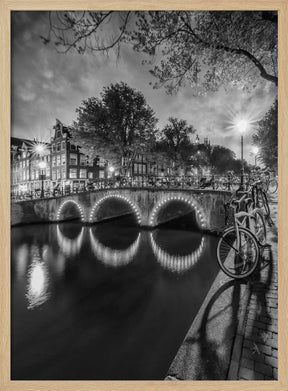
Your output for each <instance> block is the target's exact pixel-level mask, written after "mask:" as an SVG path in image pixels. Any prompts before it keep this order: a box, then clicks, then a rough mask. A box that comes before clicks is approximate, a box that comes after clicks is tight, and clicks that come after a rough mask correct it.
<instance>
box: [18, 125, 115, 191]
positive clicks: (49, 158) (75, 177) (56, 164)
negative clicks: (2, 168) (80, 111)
mask: <svg viewBox="0 0 288 391" xmlns="http://www.w3.org/2000/svg"><path fill="white" fill-rule="evenodd" d="M39 145H41V146H42V147H43V148H42V149H41V153H40V151H39V149H38V148H37V147H39ZM88 160H89V159H88V157H87V156H86V155H85V154H83V153H81V152H80V148H79V147H77V146H75V144H73V143H72V138H71V135H70V133H69V129H68V127H67V126H65V125H63V124H62V123H61V121H59V120H56V125H55V126H54V136H53V137H52V138H51V143H41V142H39V141H38V140H35V139H34V140H28V139H22V138H16V137H11V192H12V193H14V194H19V193H22V192H26V191H33V190H37V189H40V188H41V180H40V179H41V176H40V175H41V174H42V173H43V174H44V178H45V179H44V189H47V188H50V189H51V188H53V187H55V186H56V185H59V186H60V188H64V187H65V186H66V185H70V186H72V187H74V188H77V187H80V186H83V185H86V184H87V182H88V181H90V180H92V181H93V180H96V179H99V178H106V177H107V169H108V163H107V161H105V160H103V159H102V158H101V157H98V158H96V159H94V162H93V163H92V164H91V163H89V161H88ZM41 161H45V163H46V167H45V169H40V167H39V163H40V162H41Z"/></svg>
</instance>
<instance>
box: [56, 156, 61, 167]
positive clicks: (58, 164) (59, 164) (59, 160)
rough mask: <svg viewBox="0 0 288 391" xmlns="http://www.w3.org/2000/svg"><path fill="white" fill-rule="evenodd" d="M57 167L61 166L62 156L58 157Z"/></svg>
mask: <svg viewBox="0 0 288 391" xmlns="http://www.w3.org/2000/svg"><path fill="white" fill-rule="evenodd" d="M57 166H61V155H57Z"/></svg>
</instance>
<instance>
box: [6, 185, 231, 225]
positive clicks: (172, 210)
mask: <svg viewBox="0 0 288 391" xmlns="http://www.w3.org/2000/svg"><path fill="white" fill-rule="evenodd" d="M230 196H231V193H230V192H227V191H217V190H197V189H193V190H188V189H187V190H186V189H157V188H155V189H151V188H119V189H117V188H116V189H103V190H95V191H89V192H82V193H77V194H70V195H66V196H60V197H51V198H43V199H36V200H26V201H19V202H13V203H12V205H11V225H17V224H25V223H38V222H39V223H40V222H57V221H59V222H60V221H65V220H70V219H72V218H75V217H78V218H80V219H81V221H82V222H83V223H86V224H93V223H95V222H100V221H104V220H107V219H112V218H116V217H120V216H123V215H128V214H133V215H134V216H135V219H136V221H137V223H138V224H139V225H140V226H143V227H151V228H153V227H156V226H157V225H159V224H162V223H166V222H168V221H170V220H174V219H176V218H179V217H182V216H185V215H188V214H189V215H191V217H192V220H194V223H196V224H197V225H198V227H199V228H207V229H211V228H215V227H219V226H222V225H223V224H224V203H225V202H227V201H228V199H229V198H230Z"/></svg>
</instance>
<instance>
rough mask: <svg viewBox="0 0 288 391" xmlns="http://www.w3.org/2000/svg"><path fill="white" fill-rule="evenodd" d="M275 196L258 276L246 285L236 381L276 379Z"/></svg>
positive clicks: (276, 235) (276, 262)
mask: <svg viewBox="0 0 288 391" xmlns="http://www.w3.org/2000/svg"><path fill="white" fill-rule="evenodd" d="M277 201H278V200H277V195H276V196H273V197H271V199H270V203H269V204H270V209H271V219H272V221H273V224H271V225H270V227H268V232H267V243H268V246H267V247H266V248H265V249H264V252H263V259H262V263H261V268H260V270H259V272H258V273H257V274H256V275H254V276H253V279H252V281H251V282H250V298H249V302H248V307H247V312H246V316H245V326H244V334H243V344H242V347H241V353H240V366H239V368H238V373H237V379H239V380H277V379H278V244H277V243H278V238H277V237H278V222H277V209H278V202H277Z"/></svg>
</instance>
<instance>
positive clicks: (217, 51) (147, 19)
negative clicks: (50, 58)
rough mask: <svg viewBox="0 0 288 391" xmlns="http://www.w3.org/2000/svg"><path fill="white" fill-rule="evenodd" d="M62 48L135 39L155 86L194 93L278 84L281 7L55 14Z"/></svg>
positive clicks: (51, 37) (112, 45)
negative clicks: (190, 89) (186, 87)
mask: <svg viewBox="0 0 288 391" xmlns="http://www.w3.org/2000/svg"><path fill="white" fill-rule="evenodd" d="M42 39H43V41H44V43H46V44H47V43H49V42H50V41H53V43H54V44H55V46H56V48H57V50H58V51H60V52H67V51H69V50H71V49H75V50H77V51H78V52H79V53H84V52H86V51H92V52H94V51H100V52H105V53H107V52H109V51H110V50H111V49H113V50H116V51H117V53H118V54H119V50H120V44H121V43H123V42H125V43H130V44H132V45H133V48H134V49H135V50H136V51H139V52H143V53H146V54H147V55H148V56H149V60H147V62H148V63H149V65H150V67H151V73H152V75H153V76H154V77H155V78H156V82H155V83H154V87H161V86H165V87H166V88H167V90H168V92H173V91H177V89H178V88H179V87H181V86H183V85H184V84H185V83H188V84H189V85H191V86H192V87H193V91H194V92H195V94H203V93H205V92H207V91H217V90H218V89H219V87H220V86H223V85H224V86H225V85H231V84H232V85H236V86H241V87H243V88H246V89H251V88H255V87H256V86H257V85H259V82H260V81H261V80H262V81H265V80H266V81H270V82H272V83H274V84H275V85H277V83H278V76H277V12H276V11H138V12H132V11H122V12H119V11H117V12H116V11H114V12H113V11H87V12H86V11H83V12H79V11H77V12H68V11H61V12H50V13H49V32H48V34H47V37H42Z"/></svg>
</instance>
